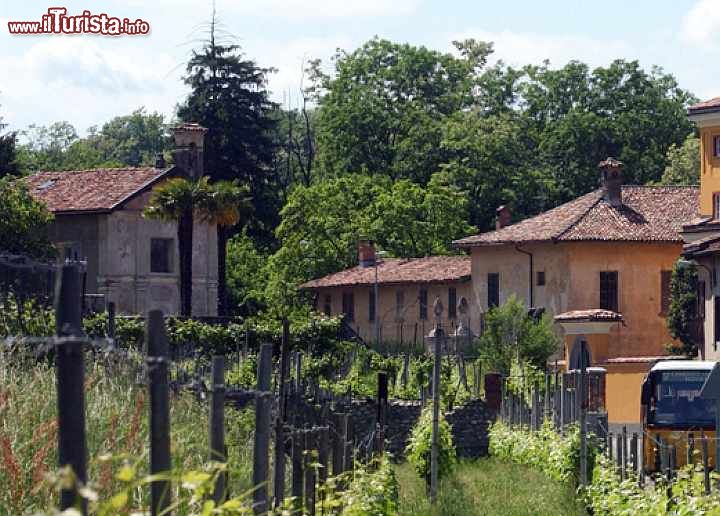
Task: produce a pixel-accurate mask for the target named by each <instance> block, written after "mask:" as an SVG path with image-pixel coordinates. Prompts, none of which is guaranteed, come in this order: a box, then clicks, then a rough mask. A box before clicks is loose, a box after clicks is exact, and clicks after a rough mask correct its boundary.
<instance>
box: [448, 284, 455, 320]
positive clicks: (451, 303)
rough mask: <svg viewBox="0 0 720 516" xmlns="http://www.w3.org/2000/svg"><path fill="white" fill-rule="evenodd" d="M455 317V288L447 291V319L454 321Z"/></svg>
mask: <svg viewBox="0 0 720 516" xmlns="http://www.w3.org/2000/svg"><path fill="white" fill-rule="evenodd" d="M456 316H457V290H455V287H450V288H449V289H448V319H455V317H456Z"/></svg>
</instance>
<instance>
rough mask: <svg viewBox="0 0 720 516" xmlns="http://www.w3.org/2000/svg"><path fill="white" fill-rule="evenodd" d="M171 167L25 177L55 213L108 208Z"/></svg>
mask: <svg viewBox="0 0 720 516" xmlns="http://www.w3.org/2000/svg"><path fill="white" fill-rule="evenodd" d="M170 170H172V167H171V168H163V169H158V168H154V167H138V168H99V169H93V170H72V171H62V172H37V173H36V174H33V175H31V176H29V177H26V178H25V181H26V182H27V184H28V187H29V189H30V194H31V195H32V196H33V197H34V198H35V199H37V200H40V201H43V202H44V203H45V204H46V205H47V207H48V209H49V210H50V211H52V212H54V213H62V212H78V211H79V212H83V211H108V210H112V209H113V208H115V207H116V206H117V205H118V204H120V203H122V202H123V201H125V200H127V199H128V198H129V197H131V196H132V195H133V194H135V193H137V192H138V191H140V190H142V189H143V188H144V187H146V186H149V185H150V184H152V183H154V182H155V181H157V180H159V179H160V178H162V177H164V176H165V175H166V174H167V173H168V172H169V171H170Z"/></svg>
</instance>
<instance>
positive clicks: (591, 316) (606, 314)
mask: <svg viewBox="0 0 720 516" xmlns="http://www.w3.org/2000/svg"><path fill="white" fill-rule="evenodd" d="M622 318H623V316H622V314H619V313H617V312H613V311H612V310H603V309H601V308H593V309H591V310H572V311H570V312H565V313H562V314H558V315H556V316H555V320H556V321H557V322H573V321H578V322H580V321H589V322H596V321H622Z"/></svg>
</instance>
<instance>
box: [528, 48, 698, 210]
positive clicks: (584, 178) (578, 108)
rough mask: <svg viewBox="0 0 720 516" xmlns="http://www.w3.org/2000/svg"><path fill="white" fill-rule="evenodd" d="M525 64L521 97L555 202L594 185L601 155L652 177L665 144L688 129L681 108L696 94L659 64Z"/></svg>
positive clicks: (640, 176) (630, 172) (637, 177)
mask: <svg viewBox="0 0 720 516" xmlns="http://www.w3.org/2000/svg"><path fill="white" fill-rule="evenodd" d="M525 71H526V73H527V80H525V81H522V82H520V83H519V93H520V98H521V101H520V104H521V106H522V109H523V112H524V114H525V116H526V117H527V119H528V121H529V122H530V123H531V126H530V129H529V134H530V135H531V137H532V138H533V139H534V140H535V141H536V142H537V149H538V157H539V159H540V160H541V161H542V162H544V163H546V164H547V165H550V167H551V170H553V171H554V176H553V179H554V181H555V182H556V188H557V191H558V192H559V194H560V195H559V198H558V201H564V200H568V199H570V198H573V197H576V196H578V195H581V194H583V193H586V192H587V191H589V190H592V189H593V188H595V187H596V186H597V178H598V174H597V163H598V162H599V161H601V160H602V159H604V158H605V157H607V156H614V157H617V158H619V159H620V160H622V161H623V162H624V163H625V165H626V167H625V170H626V174H627V176H628V177H627V178H626V179H627V182H629V183H635V184H645V183H648V182H650V181H657V180H658V179H659V178H660V176H661V175H662V172H663V170H664V169H665V166H666V164H667V158H666V154H667V152H668V150H669V149H670V147H671V145H673V144H676V145H681V144H682V142H683V141H684V140H685V138H686V137H687V135H688V134H690V133H691V132H692V131H693V127H692V124H691V122H689V121H688V119H687V114H686V107H687V105H688V104H690V103H692V102H694V101H695V100H696V99H695V97H694V96H693V95H691V94H690V93H688V92H687V91H685V90H683V89H681V88H680V87H679V86H678V84H677V81H676V80H675V78H674V77H673V76H671V75H669V74H665V73H663V71H662V70H661V69H659V68H653V69H652V70H651V71H650V72H647V71H645V70H644V69H643V68H641V67H640V65H639V64H638V62H637V61H625V60H615V61H613V62H612V63H611V64H610V65H609V66H607V67H598V68H595V69H594V70H592V71H590V69H589V68H588V66H587V65H585V64H583V63H579V62H577V61H573V62H570V63H568V64H567V65H566V66H564V67H563V68H560V69H551V68H550V67H549V66H548V64H547V63H545V64H544V65H541V66H528V67H526V68H525Z"/></svg>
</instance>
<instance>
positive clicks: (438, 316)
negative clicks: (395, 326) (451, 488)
mask: <svg viewBox="0 0 720 516" xmlns="http://www.w3.org/2000/svg"><path fill="white" fill-rule="evenodd" d="M433 313H434V314H435V328H433V329H432V330H430V333H429V334H428V336H427V340H428V342H429V343H431V344H432V346H433V381H432V448H431V450H430V502H431V503H433V504H434V503H435V502H436V500H437V488H438V458H439V433H440V367H441V362H440V360H441V347H442V344H443V341H444V340H445V334H444V332H443V329H442V324H441V322H440V321H441V320H442V314H443V305H442V302H441V301H440V298H436V299H435V302H434V303H433Z"/></svg>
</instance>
